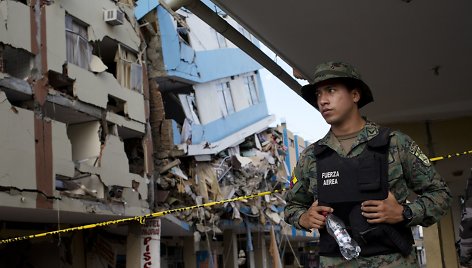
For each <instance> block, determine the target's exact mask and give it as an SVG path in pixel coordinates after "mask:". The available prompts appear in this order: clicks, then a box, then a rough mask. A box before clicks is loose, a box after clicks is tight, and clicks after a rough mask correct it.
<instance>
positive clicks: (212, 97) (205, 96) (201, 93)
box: [193, 79, 229, 125]
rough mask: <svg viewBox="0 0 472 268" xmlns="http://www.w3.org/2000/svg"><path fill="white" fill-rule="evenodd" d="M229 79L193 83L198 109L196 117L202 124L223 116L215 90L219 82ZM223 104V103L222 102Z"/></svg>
mask: <svg viewBox="0 0 472 268" xmlns="http://www.w3.org/2000/svg"><path fill="white" fill-rule="evenodd" d="M227 81H229V79H222V80H219V81H215V82H210V83H205V84H197V85H194V86H193V87H194V89H195V101H196V103H197V107H202V108H201V109H198V117H199V118H200V122H201V123H202V125H205V124H208V123H210V122H212V121H215V120H217V119H220V118H222V117H223V112H222V108H224V106H223V107H220V101H219V99H218V95H217V90H218V85H219V83H223V82H227ZM223 105H224V104H223Z"/></svg>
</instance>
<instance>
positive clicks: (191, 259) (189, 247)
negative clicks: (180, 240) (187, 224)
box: [184, 236, 197, 268]
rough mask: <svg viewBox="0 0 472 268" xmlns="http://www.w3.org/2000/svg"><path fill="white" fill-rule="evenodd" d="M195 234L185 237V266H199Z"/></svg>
mask: <svg viewBox="0 0 472 268" xmlns="http://www.w3.org/2000/svg"><path fill="white" fill-rule="evenodd" d="M196 252H197V251H196V247H195V241H194V238H193V236H188V237H184V260H185V268H197V255H196Z"/></svg>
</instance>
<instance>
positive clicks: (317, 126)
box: [260, 44, 329, 142]
mask: <svg viewBox="0 0 472 268" xmlns="http://www.w3.org/2000/svg"><path fill="white" fill-rule="evenodd" d="M261 50H262V51H264V52H265V53H266V54H267V55H268V56H269V57H270V58H272V59H273V60H274V61H275V62H277V63H278V64H279V65H280V66H281V67H282V68H283V69H284V70H285V71H286V72H287V73H289V74H292V68H291V67H290V66H289V65H288V64H287V63H285V62H284V61H283V60H281V59H280V58H279V57H276V55H275V54H274V53H273V52H272V51H271V50H270V49H268V48H267V47H265V46H264V45H262V44H261ZM313 67H314V66H313ZM260 74H261V79H262V86H263V87H264V93H265V97H266V100H267V106H268V109H269V113H270V114H274V115H275V116H276V124H280V123H281V122H282V121H284V120H285V122H286V123H287V128H288V129H289V130H290V131H292V132H293V133H294V134H295V135H298V136H300V137H302V138H303V139H305V140H308V141H310V142H315V141H317V140H319V139H321V138H322V137H323V136H324V135H325V134H326V132H328V130H329V125H328V124H327V123H326V122H325V120H324V119H323V117H321V114H320V113H319V112H318V111H317V110H316V109H315V108H314V107H313V106H311V105H310V104H308V103H307V102H305V101H304V100H303V99H302V97H300V96H299V95H298V94H297V93H295V92H293V91H292V90H291V89H290V88H289V87H287V86H286V85H285V84H284V83H282V82H281V81H280V80H279V79H278V78H277V77H275V76H274V75H272V73H270V72H269V71H268V70H267V69H265V68H264V69H262V70H261V72H260ZM297 81H298V82H299V83H300V84H302V85H304V84H306V83H307V81H305V80H299V79H297Z"/></svg>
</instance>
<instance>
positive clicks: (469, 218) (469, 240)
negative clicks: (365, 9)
mask: <svg viewBox="0 0 472 268" xmlns="http://www.w3.org/2000/svg"><path fill="white" fill-rule="evenodd" d="M459 230H460V234H459V237H460V243H459V246H460V248H459V249H460V250H459V251H460V252H459V259H460V264H461V265H462V266H464V267H472V174H471V175H470V177H469V180H468V181H467V190H466V195H465V204H464V208H463V211H462V219H461V226H460V228H459Z"/></svg>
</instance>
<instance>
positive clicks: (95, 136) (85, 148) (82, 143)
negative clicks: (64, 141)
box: [67, 121, 101, 167]
mask: <svg viewBox="0 0 472 268" xmlns="http://www.w3.org/2000/svg"><path fill="white" fill-rule="evenodd" d="M99 131H100V123H99V122H97V121H95V122H88V123H82V124H74V125H70V126H69V127H68V129H67V135H68V136H69V139H70V141H71V143H72V160H74V161H77V162H81V163H84V164H87V165H89V166H92V167H94V166H97V164H98V158H99V156H100V147H101V143H100V133H99Z"/></svg>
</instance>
